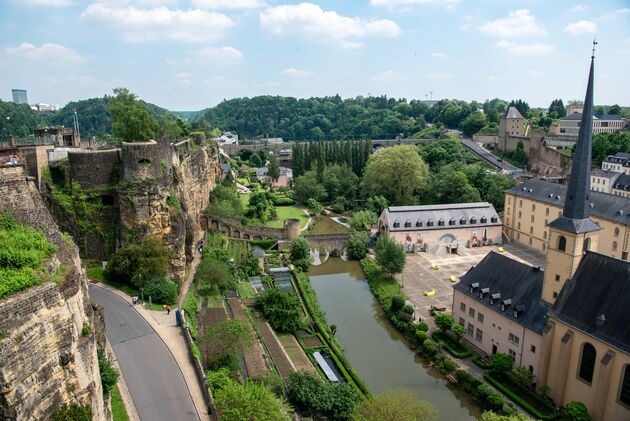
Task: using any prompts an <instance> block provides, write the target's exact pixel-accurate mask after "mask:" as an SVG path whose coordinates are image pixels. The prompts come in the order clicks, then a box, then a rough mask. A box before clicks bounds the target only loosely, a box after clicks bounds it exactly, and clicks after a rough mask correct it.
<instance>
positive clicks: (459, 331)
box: [451, 324, 466, 342]
mask: <svg viewBox="0 0 630 421" xmlns="http://www.w3.org/2000/svg"><path fill="white" fill-rule="evenodd" d="M451 330H452V331H453V333H454V334H455V337H456V338H457V342H460V341H461V340H462V336H464V333H466V329H465V328H464V326H462V325H460V324H456V325H453V327H451Z"/></svg>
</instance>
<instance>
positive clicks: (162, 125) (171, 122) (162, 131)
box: [155, 114, 184, 141]
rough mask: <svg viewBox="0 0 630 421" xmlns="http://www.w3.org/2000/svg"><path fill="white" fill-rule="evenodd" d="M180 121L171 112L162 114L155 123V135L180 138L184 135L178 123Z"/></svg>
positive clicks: (173, 138) (173, 139)
mask: <svg viewBox="0 0 630 421" xmlns="http://www.w3.org/2000/svg"><path fill="white" fill-rule="evenodd" d="M180 121H181V120H180V119H177V118H175V116H174V115H172V114H163V115H162V116H161V117H160V119H159V123H158V124H157V125H156V131H155V134H156V136H157V137H165V138H167V139H169V140H172V141H175V140H177V139H181V138H182V137H183V136H184V130H183V129H182V126H181V125H180V124H181V123H179V122H180Z"/></svg>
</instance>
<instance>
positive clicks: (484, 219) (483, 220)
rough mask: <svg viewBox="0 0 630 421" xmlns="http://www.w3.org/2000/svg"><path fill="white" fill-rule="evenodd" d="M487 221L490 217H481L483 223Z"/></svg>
mask: <svg viewBox="0 0 630 421" xmlns="http://www.w3.org/2000/svg"><path fill="white" fill-rule="evenodd" d="M486 222H488V218H486V217H485V216H482V217H481V223H482V224H485V223H486Z"/></svg>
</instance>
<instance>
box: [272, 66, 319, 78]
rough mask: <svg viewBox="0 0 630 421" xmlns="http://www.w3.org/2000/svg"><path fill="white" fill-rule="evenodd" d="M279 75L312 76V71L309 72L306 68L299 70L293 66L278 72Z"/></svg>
mask: <svg viewBox="0 0 630 421" xmlns="http://www.w3.org/2000/svg"><path fill="white" fill-rule="evenodd" d="M280 74H281V75H284V76H288V77H308V76H313V75H314V73H313V72H309V71H308V70H299V69H296V68H295V67H288V68H286V69H284V70H282V71H281V72H280Z"/></svg>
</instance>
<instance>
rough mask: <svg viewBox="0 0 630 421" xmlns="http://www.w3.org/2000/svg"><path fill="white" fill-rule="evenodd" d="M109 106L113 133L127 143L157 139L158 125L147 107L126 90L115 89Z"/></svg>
mask: <svg viewBox="0 0 630 421" xmlns="http://www.w3.org/2000/svg"><path fill="white" fill-rule="evenodd" d="M114 94H115V95H116V96H114V97H113V98H111V99H110V100H109V102H108V104H107V110H108V111H109V113H110V114H111V116H112V133H113V135H114V136H115V137H117V138H119V139H121V140H123V141H125V142H142V141H146V140H149V139H152V138H154V137H155V130H156V128H157V123H156V122H155V119H154V118H153V116H151V114H150V113H149V111H147V107H146V105H145V104H144V103H143V102H141V101H139V100H138V97H136V95H134V94H132V93H130V92H129V90H128V89H126V88H116V89H114Z"/></svg>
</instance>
